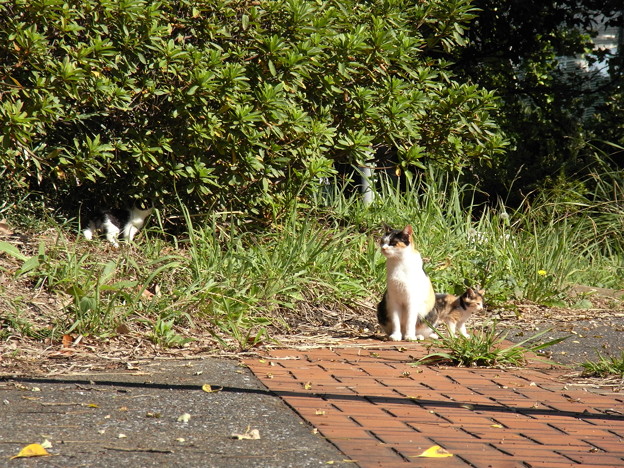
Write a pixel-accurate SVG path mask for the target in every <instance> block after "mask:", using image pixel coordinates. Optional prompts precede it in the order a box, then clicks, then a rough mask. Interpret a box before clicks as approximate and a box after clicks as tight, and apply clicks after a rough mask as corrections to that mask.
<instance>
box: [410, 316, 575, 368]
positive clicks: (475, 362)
mask: <svg viewBox="0 0 624 468" xmlns="http://www.w3.org/2000/svg"><path fill="white" fill-rule="evenodd" d="M550 330H551V329H550V328H549V329H546V330H543V331H540V332H539V333H536V334H535V335H533V336H531V337H529V338H527V339H525V340H522V341H521V342H519V343H514V344H512V345H511V346H509V345H507V344H505V340H506V338H507V334H508V332H506V331H496V324H495V323H492V324H489V325H484V326H482V327H481V329H480V330H475V331H474V332H473V334H472V336H471V337H470V338H468V337H464V336H461V335H455V336H453V335H451V334H450V333H449V334H448V335H442V336H441V337H440V338H439V339H435V340H433V341H432V343H431V344H430V345H429V349H431V348H438V349H444V351H436V352H433V353H429V354H427V355H426V356H424V357H422V358H421V359H419V360H418V361H417V363H416V364H433V363H438V364H449V365H454V366H458V367H519V366H522V365H524V364H526V362H527V355H528V354H534V353H537V352H539V351H541V350H543V349H545V348H548V347H549V346H552V345H555V344H557V343H560V342H561V341H563V340H565V339H566V338H567V337H562V338H556V339H554V340H550V341H547V342H544V343H534V342H535V341H537V340H538V339H539V338H541V337H542V336H543V335H545V334H546V333H548V332H549V331H550Z"/></svg>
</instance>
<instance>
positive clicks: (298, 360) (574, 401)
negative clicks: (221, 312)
mask: <svg viewBox="0 0 624 468" xmlns="http://www.w3.org/2000/svg"><path fill="white" fill-rule="evenodd" d="M424 354H425V348H424V347H423V346H422V345H421V344H419V343H398V344H397V343H385V342H378V341H372V340H367V341H364V340H362V341H358V342H351V343H345V344H344V345H340V346H336V347H327V348H321V349H307V350H296V349H278V350H272V351H270V352H269V353H267V355H266V357H265V358H263V359H248V360H246V361H245V363H246V364H247V365H248V366H249V368H250V369H251V370H252V371H253V372H254V374H255V375H256V376H257V377H258V378H259V379H260V380H261V381H262V382H263V383H264V384H265V385H266V386H267V387H268V388H269V389H270V390H271V391H273V392H274V393H275V394H277V395H279V396H280V397H281V398H282V399H283V400H284V401H285V402H286V403H287V404H288V405H290V406H291V407H292V408H293V409H294V410H295V411H296V412H297V413H299V414H300V415H301V417H303V418H304V419H305V420H307V421H308V422H310V423H311V424H312V425H313V426H314V427H315V428H316V429H318V431H319V433H321V434H322V435H323V436H324V437H326V438H327V439H328V440H329V441H331V442H332V443H333V444H334V445H336V446H337V447H338V448H339V449H340V450H341V451H342V452H343V453H344V454H345V457H346V458H348V459H350V460H353V461H354V462H355V463H356V464H357V465H359V466H361V467H363V468H366V467H380V466H382V467H384V468H388V467H394V466H405V465H409V464H411V465H412V466H423V467H437V466H444V468H453V467H478V468H481V467H494V468H499V467H548V468H560V467H561V468H562V467H570V466H579V465H584V466H586V467H587V466H591V467H605V468H606V467H610V468H612V467H617V466H624V404H623V403H624V395H623V394H621V393H607V392H604V393H600V392H591V391H587V389H583V388H579V387H570V388H566V386H565V384H564V382H563V381H562V380H561V379H559V377H561V375H562V374H563V373H564V371H563V370H560V369H553V368H551V366H547V365H544V364H538V363H532V364H530V365H529V366H528V367H527V368H523V369H504V370H503V369H481V368H455V367H437V366H431V367H430V366H418V367H414V366H412V365H410V363H413V362H414V360H415V359H418V358H420V357H422V356H423V355H424ZM433 445H439V446H441V447H442V448H444V449H445V450H447V451H448V452H450V453H452V454H453V457H448V458H436V459H433V458H419V457H417V455H419V454H421V453H422V452H423V451H424V450H426V449H427V448H429V447H431V446H433Z"/></svg>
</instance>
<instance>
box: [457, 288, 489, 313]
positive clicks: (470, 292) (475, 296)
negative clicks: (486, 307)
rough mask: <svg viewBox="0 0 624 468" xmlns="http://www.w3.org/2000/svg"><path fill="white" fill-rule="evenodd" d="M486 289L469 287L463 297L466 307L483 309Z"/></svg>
mask: <svg viewBox="0 0 624 468" xmlns="http://www.w3.org/2000/svg"><path fill="white" fill-rule="evenodd" d="M484 292H485V291H484V290H483V289H474V288H468V289H467V290H466V292H465V293H464V294H462V299H463V300H464V303H465V304H466V307H468V308H470V309H472V310H475V311H477V310H483V293H484Z"/></svg>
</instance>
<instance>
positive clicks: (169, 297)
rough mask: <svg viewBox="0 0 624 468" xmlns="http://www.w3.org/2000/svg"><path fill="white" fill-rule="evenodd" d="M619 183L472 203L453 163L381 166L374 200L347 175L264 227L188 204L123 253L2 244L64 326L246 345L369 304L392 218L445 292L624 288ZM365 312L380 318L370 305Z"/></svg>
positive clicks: (557, 293) (523, 295) (534, 295)
mask: <svg viewBox="0 0 624 468" xmlns="http://www.w3.org/2000/svg"><path fill="white" fill-rule="evenodd" d="M617 181H618V179H617V178H616V177H615V174H611V179H609V177H608V176H603V178H602V179H600V181H599V182H600V183H598V182H596V181H594V183H593V186H594V187H595V192H594V193H592V194H591V197H590V194H588V193H583V194H579V193H577V192H574V191H571V190H567V191H566V192H565V196H563V195H562V194H556V193H554V192H551V193H544V194H543V195H541V196H539V197H537V198H535V199H534V200H533V201H532V202H531V203H528V202H527V203H526V204H525V205H523V206H521V207H519V208H518V209H515V210H511V209H508V208H506V207H504V206H503V205H502V204H501V205H498V206H493V207H492V206H479V205H477V204H475V202H474V199H475V194H476V189H475V188H474V187H470V186H466V185H461V184H459V183H458V181H457V180H455V179H453V178H451V177H449V176H448V175H440V174H436V173H434V172H429V173H425V174H423V175H422V176H420V177H417V178H413V179H412V180H410V181H409V182H408V183H407V184H406V186H404V187H401V189H400V190H398V189H397V188H396V187H395V185H394V183H393V182H392V181H390V180H388V179H384V178H383V177H380V178H379V179H378V180H377V181H376V184H375V186H374V189H375V192H376V196H375V200H374V202H373V203H372V204H371V205H368V206H365V205H364V204H363V203H362V202H361V200H360V197H359V196H358V195H357V194H355V195H352V196H348V195H345V191H344V190H342V189H341V188H340V187H338V188H334V189H332V190H325V191H324V192H323V196H322V197H321V196H319V199H318V200H317V201H316V203H315V204H314V205H313V206H312V207H311V208H310V209H309V210H307V211H306V212H305V213H302V212H300V211H297V209H296V208H292V210H291V212H290V213H289V214H288V216H286V217H285V218H283V219H284V221H283V222H281V223H280V224H276V225H273V226H272V227H271V228H270V229H268V228H267V229H264V230H262V231H250V230H248V229H245V228H244V227H242V226H244V223H241V222H239V221H240V220H237V219H236V218H235V215H232V218H231V219H227V218H224V217H223V216H221V215H219V216H217V215H214V216H212V217H208V218H207V219H203V220H201V221H200V220H198V219H197V218H195V217H192V216H191V215H190V214H189V213H188V212H186V213H185V218H184V221H185V224H186V229H185V232H186V234H185V235H183V236H179V237H173V238H172V237H167V236H166V235H165V233H164V230H163V229H162V224H163V223H162V221H161V220H159V218H158V216H156V217H154V220H153V221H152V227H151V228H149V229H147V230H146V231H144V232H142V233H141V235H140V236H139V238H138V239H139V242H138V243H137V244H136V245H132V246H124V248H122V249H120V250H119V251H113V250H112V249H110V248H108V247H107V246H106V244H104V243H89V242H86V241H84V240H80V239H79V240H78V241H77V242H69V241H59V242H57V243H56V244H54V245H43V244H42V245H41V246H40V247H39V251H38V253H37V254H36V255H33V256H24V255H23V254H22V253H20V252H18V251H16V249H15V248H14V247H12V246H9V245H8V244H0V251H2V252H3V253H4V254H5V255H8V256H11V257H14V259H15V261H16V262H18V263H19V264H20V266H19V268H16V270H15V274H16V275H17V276H21V277H27V278H31V279H32V281H33V285H37V286H38V287H42V288H46V289H47V290H48V291H49V292H50V293H52V294H54V293H58V294H64V295H67V296H68V297H69V298H70V299H71V300H70V301H68V302H67V306H66V307H65V310H64V319H63V320H60V321H59V320H56V321H55V323H54V326H55V330H58V333H63V332H67V331H73V332H77V333H87V334H89V333H90V334H97V335H110V334H114V333H115V329H116V327H118V325H119V324H121V323H123V324H128V323H129V324H133V323H135V324H136V325H137V326H138V327H142V329H145V328H146V327H147V328H148V329H149V333H148V334H147V336H148V337H149V338H150V339H152V340H153V341H154V342H156V343H159V344H162V345H167V346H177V345H183V344H184V343H186V342H187V341H188V339H192V338H193V336H194V335H195V334H197V333H205V332H208V333H211V334H212V335H213V336H214V337H215V338H216V339H217V340H219V341H220V342H221V343H222V345H225V346H231V347H234V348H237V349H246V348H248V347H250V346H254V345H256V344H257V343H259V342H262V341H265V340H268V339H271V337H272V336H273V335H274V334H275V332H276V331H279V332H287V331H288V329H289V326H290V325H292V324H296V323H297V321H302V320H306V318H305V314H303V313H302V311H304V310H310V309H316V310H327V309H341V308H342V309H352V310H356V309H357V310H359V309H361V305H362V304H368V305H370V306H371V307H372V306H374V304H375V301H376V300H378V298H379V297H380V295H381V293H382V290H383V288H384V287H385V286H384V271H385V270H384V268H385V267H384V259H383V257H382V256H381V255H380V253H379V250H378V249H377V247H376V239H377V237H378V236H379V235H380V234H381V229H382V228H381V226H382V224H383V223H386V224H389V225H393V226H396V227H399V226H401V227H402V226H404V225H406V224H408V223H409V224H411V225H412V226H413V228H414V233H415V234H414V240H415V244H416V246H417V248H418V250H420V251H421V252H422V254H423V257H424V258H425V260H426V263H425V269H426V270H427V272H428V274H429V275H430V276H431V278H432V281H433V283H434V287H435V289H436V290H437V291H446V292H455V293H457V292H460V291H462V290H463V289H464V288H465V287H466V286H467V285H479V286H481V287H484V288H485V289H486V291H487V296H488V300H489V301H490V302H491V303H497V302H505V301H508V300H529V301H535V302H539V303H542V304H555V303H564V302H565V301H566V300H567V299H568V294H567V290H568V288H569V287H570V286H571V285H574V284H577V283H583V284H586V285H590V286H601V287H612V288H622V287H624V285H623V280H622V278H624V248H623V245H622V237H621V232H622V228H623V226H622V222H623V221H622V220H623V219H624V208H623V206H622V203H621V201H622V198H623V197H622V185H619V184H618V182H617ZM571 193H572V195H574V196H571ZM581 195H582V196H581ZM592 197H593V198H592ZM60 229H61V230H67V228H66V227H61V228H60ZM59 238H61V239H62V238H63V236H60V237H59ZM146 292H147V293H146ZM3 294H6V293H4V292H3V291H0V299H2V297H1V296H2V295H3ZM21 310H22V309H20V308H19V307H17V306H16V307H15V310H14V312H13V317H12V318H11V320H14V321H15V323H18V322H19V321H20V320H23V316H21V315H20V314H22V312H20V311H21ZM318 313H319V314H321V312H318ZM362 313H363V314H364V313H367V314H368V315H367V317H368V319H369V320H370V322H371V323H374V322H375V319H374V314H372V313H371V308H370V307H368V308H365V309H364V311H363V312H362ZM20 323H21V322H20Z"/></svg>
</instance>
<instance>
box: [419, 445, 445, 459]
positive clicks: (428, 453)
mask: <svg viewBox="0 0 624 468" xmlns="http://www.w3.org/2000/svg"><path fill="white" fill-rule="evenodd" d="M452 456H453V454H452V453H449V452H447V451H446V450H444V449H443V448H442V447H440V446H439V445H434V446H432V447H429V448H428V449H427V450H425V451H424V452H423V453H421V454H420V455H416V457H422V458H446V457H452Z"/></svg>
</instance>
